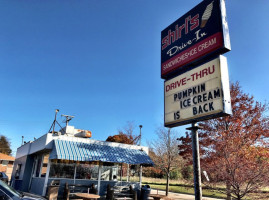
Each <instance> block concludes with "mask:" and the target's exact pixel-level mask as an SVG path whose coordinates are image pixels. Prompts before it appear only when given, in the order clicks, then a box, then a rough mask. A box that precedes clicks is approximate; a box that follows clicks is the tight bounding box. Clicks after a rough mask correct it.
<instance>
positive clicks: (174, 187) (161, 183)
mask: <svg viewBox="0 0 269 200" xmlns="http://www.w3.org/2000/svg"><path fill="white" fill-rule="evenodd" d="M142 181H143V185H146V184H147V185H150V187H151V188H153V189H158V190H165V189H166V180H165V179H155V178H147V177H143V178H142ZM193 188H194V187H193V183H192V182H188V181H183V180H171V181H170V184H169V192H175V193H182V194H192V195H194V189H193ZM222 191H223V192H222ZM268 191H269V187H265V188H263V189H262V193H252V194H248V195H247V196H246V197H245V199H248V200H250V199H260V200H262V199H269V193H268ZM202 193H203V196H206V197H212V198H222V199H225V198H226V194H225V186H224V185H216V186H215V187H214V188H213V189H211V188H210V189H209V188H208V187H205V186H203V189H202Z"/></svg>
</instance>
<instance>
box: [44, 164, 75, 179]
mask: <svg viewBox="0 0 269 200" xmlns="http://www.w3.org/2000/svg"><path fill="white" fill-rule="evenodd" d="M74 171H75V165H74V164H69V163H51V166H50V174H49V177H50V178H71V179H73V178H74Z"/></svg>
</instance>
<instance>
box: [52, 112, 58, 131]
mask: <svg viewBox="0 0 269 200" xmlns="http://www.w3.org/2000/svg"><path fill="white" fill-rule="evenodd" d="M58 112H59V109H56V110H55V118H54V122H53V129H52V134H54V129H55V123H56V117H57V113H58Z"/></svg>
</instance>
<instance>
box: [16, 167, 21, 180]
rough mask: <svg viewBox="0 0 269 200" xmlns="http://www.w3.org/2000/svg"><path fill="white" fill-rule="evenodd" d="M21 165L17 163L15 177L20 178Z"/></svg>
mask: <svg viewBox="0 0 269 200" xmlns="http://www.w3.org/2000/svg"><path fill="white" fill-rule="evenodd" d="M21 166H22V164H18V165H17V168H16V172H15V179H19V178H20V174H21Z"/></svg>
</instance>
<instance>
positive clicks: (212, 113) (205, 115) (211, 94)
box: [164, 56, 231, 127]
mask: <svg viewBox="0 0 269 200" xmlns="http://www.w3.org/2000/svg"><path fill="white" fill-rule="evenodd" d="M164 93H165V95H164V96H165V119H164V120H165V126H168V127H174V126H179V125H184V124H188V123H191V122H193V121H201V120H206V119H210V118H215V117H218V116H223V115H226V114H231V102H230V90H229V76H228V68H227V60H226V58H225V57H224V56H219V57H218V58H216V59H214V60H212V61H210V62H207V63H205V64H203V65H200V66H198V67H196V68H194V69H192V70H190V71H187V72H186V73H184V74H181V75H179V76H177V77H175V78H173V79H170V80H168V81H165V83H164Z"/></svg>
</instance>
